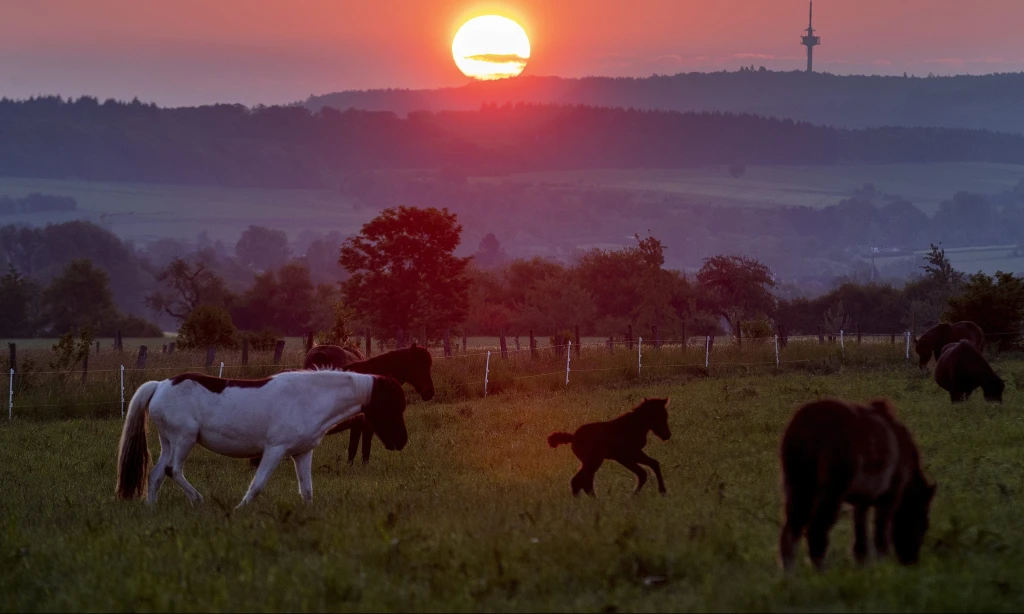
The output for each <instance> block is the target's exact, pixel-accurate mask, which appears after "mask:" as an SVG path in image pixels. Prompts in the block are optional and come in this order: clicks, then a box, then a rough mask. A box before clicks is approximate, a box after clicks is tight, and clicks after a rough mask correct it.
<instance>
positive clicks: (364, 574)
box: [0, 361, 1024, 611]
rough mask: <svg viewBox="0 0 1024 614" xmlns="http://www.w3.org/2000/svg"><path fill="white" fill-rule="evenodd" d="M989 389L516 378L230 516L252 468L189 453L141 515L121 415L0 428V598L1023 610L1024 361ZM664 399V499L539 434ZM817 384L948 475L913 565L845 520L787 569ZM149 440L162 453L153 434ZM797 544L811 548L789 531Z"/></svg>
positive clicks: (736, 379)
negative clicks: (823, 567) (1002, 390)
mask: <svg viewBox="0 0 1024 614" xmlns="http://www.w3.org/2000/svg"><path fill="white" fill-rule="evenodd" d="M995 364H996V368H997V370H998V371H999V372H1000V373H1002V374H1003V376H1004V378H1006V379H1007V380H1008V382H1009V386H1008V389H1007V394H1006V403H1005V404H1004V405H988V404H984V403H982V402H981V400H980V399H973V400H972V401H970V402H969V403H967V404H966V405H962V406H959V407H952V406H951V405H950V404H949V402H948V397H947V396H946V395H945V394H944V393H943V392H942V391H940V390H939V389H938V388H937V387H936V386H935V385H934V382H933V381H932V380H931V378H930V375H929V374H926V373H921V372H919V371H918V370H917V369H916V367H907V366H903V365H901V366H894V367H890V368H883V369H873V370H862V369H855V368H852V367H849V366H845V367H841V368H839V370H837V371H835V372H832V373H830V374H828V375H813V374H810V373H801V372H788V373H782V374H779V375H772V374H764V375H747V376H725V377H710V378H709V377H699V376H694V377H684V376H681V375H664V374H658V373H655V372H654V371H653V370H652V372H650V373H649V374H647V375H645V376H643V377H641V378H640V379H637V380H634V381H629V382H626V381H622V382H619V383H615V384H612V385H607V386H601V385H597V384H594V383H591V382H583V381H580V382H579V383H575V384H572V385H570V386H569V389H568V390H562V391H557V392H553V391H550V390H540V389H538V390H516V391H513V392H508V393H503V394H498V395H494V396H491V397H488V398H486V399H471V400H465V401H458V402H451V403H439V402H431V403H427V404H424V403H418V404H415V405H413V406H412V407H411V409H410V411H409V413H408V421H409V430H410V443H409V445H408V446H407V448H406V449H405V450H404V451H402V452H401V453H392V452H386V451H384V450H383V449H382V448H381V446H380V445H379V443H378V444H377V445H376V447H375V452H374V457H373V460H372V461H371V463H370V464H369V465H367V466H358V465H357V466H355V467H347V466H345V464H344V457H345V452H344V448H345V444H346V443H347V437H345V436H342V437H334V436H332V437H328V438H326V439H325V440H324V442H323V444H322V445H321V446H320V447H319V448H318V449H317V451H316V452H315V454H314V475H313V482H314V502H313V504H312V505H311V506H309V507H306V506H304V505H303V504H301V500H300V498H299V495H298V492H297V487H296V482H295V477H294V472H293V471H292V470H291V468H290V467H289V466H287V465H282V466H281V467H280V468H279V469H278V470H277V472H276V473H275V474H274V476H273V478H272V479H271V483H270V486H269V489H268V490H267V491H266V492H265V493H264V494H263V495H261V497H260V498H258V499H257V500H256V501H255V502H254V503H253V504H252V505H251V506H249V507H248V508H245V509H243V510H240V511H237V512H232V511H231V508H232V507H233V506H234V505H235V504H236V503H237V502H238V501H239V500H240V499H241V497H242V495H243V493H244V491H245V489H246V487H247V486H248V482H249V479H250V477H251V473H250V471H249V470H248V468H247V467H246V464H245V463H244V462H241V461H236V460H231V459H228V458H225V457H220V456H217V455H214V454H211V453H209V452H206V451H203V450H197V451H196V452H195V453H193V455H192V457H191V458H190V459H189V462H188V463H187V464H186V466H185V467H186V468H185V472H186V475H188V476H189V479H190V480H191V481H192V483H193V484H194V485H195V486H196V487H197V488H198V489H199V490H200V492H202V493H203V495H204V496H205V497H206V502H205V503H204V504H203V505H202V506H199V507H195V508H192V507H190V506H189V505H188V503H187V502H186V499H185V497H184V495H183V494H182V492H181V490H180V489H179V488H178V487H177V486H176V485H174V484H173V483H171V482H169V481H168V482H167V483H166V484H165V485H164V488H163V490H162V491H161V493H160V500H159V501H158V503H157V505H156V506H155V507H152V508H150V507H147V506H145V505H144V504H142V503H139V502H130V503H121V502H117V501H115V500H114V498H113V481H114V472H115V469H114V463H115V454H116V453H115V446H116V443H117V439H118V436H119V430H120V421H119V420H117V419H99V420H71V421H44V422H40V421H22V420H15V421H14V422H13V423H10V424H6V423H5V424H3V425H0V493H2V495H0V560H2V561H3V567H2V572H0V611H40V610H83V611H101V610H114V611H153V610H183V611H198V610H218V611H219V610H239V611H277V610H293V611H294V610H345V611H348V610H358V611H366V610H388V611H398V610H401V611H410V610H413V611H430V610H457V611H496V610H501V611H512V610H514V611H536V610H560V611H561V610H564V611H598V610H602V611H681V610H703V611H707V610H714V611H720V610H732V609H738V610H758V611H765V610H773V611H779V610H784V611H793V610H814V611H819V610H829V611H849V610H859V611H881V610H903V611H907V610H910V611H920V610H943V611H948V610H972V611H976V610H1004V611H1011V610H1020V609H1021V608H1022V607H1024V578H1022V576H1021V574H1020V573H1019V570H1020V569H1021V567H1022V564H1024V525H1022V524H1021V522H1020V514H1021V509H1022V508H1021V499H1020V498H1021V497H1022V496H1024V477H1022V472H1021V467H1022V465H1024V448H1022V446H1021V441H1022V438H1024V419H1022V417H1021V416H1022V413H1021V410H1022V409H1024V403H1022V397H1021V394H1022V393H1021V390H1020V389H1019V388H1020V387H1019V385H1018V386H1015V385H1014V383H1013V382H1018V384H1019V379H1020V378H1019V377H1018V378H1014V377H1011V374H1020V373H1021V372H1022V369H1024V364H1022V363H1021V362H1013V361H997V362H996V363H995ZM655 395H668V396H670V397H672V404H671V406H670V425H671V428H672V431H673V436H672V438H671V439H670V440H669V441H668V442H662V441H660V440H657V439H656V438H653V437H652V438H650V442H649V444H648V446H647V452H648V453H650V454H651V455H652V456H653V457H655V458H657V459H658V460H660V461H661V463H662V466H663V470H664V473H665V479H666V482H667V486H668V494H667V495H666V496H665V497H661V496H659V495H658V494H657V492H656V489H655V488H654V487H653V484H652V483H649V484H648V487H647V489H645V491H644V492H643V493H641V494H640V495H639V496H632V495H631V494H630V491H631V489H632V487H633V483H634V482H633V480H634V478H633V477H632V475H631V474H630V473H629V472H628V471H626V470H625V469H623V468H621V467H618V466H615V465H611V464H609V465H606V466H605V467H604V468H603V469H602V470H601V471H600V472H599V473H598V478H597V493H598V497H597V498H596V499H589V498H586V497H583V498H580V499H574V498H573V497H571V496H570V494H569V478H570V477H571V476H572V474H573V472H574V471H575V470H576V468H577V464H576V460H575V459H574V457H573V456H572V454H571V452H570V451H569V450H568V449H566V448H564V447H563V448H559V449H557V450H552V449H550V448H548V447H547V445H546V441H545V438H546V436H547V435H548V434H549V433H550V432H552V431H554V430H566V429H572V428H574V427H575V426H577V425H579V424H580V423H582V422H585V421H589V420H596V419H607V418H611V417H613V416H615V415H617V414H618V413H620V412H622V411H624V410H625V409H627V408H629V407H631V406H632V405H633V404H635V403H636V402H638V401H639V400H640V399H642V398H643V397H644V396H655ZM822 395H837V396H841V397H846V398H850V399H855V400H861V401H864V400H867V399H870V398H872V397H875V396H878V395H886V396H889V397H890V398H892V399H893V400H894V402H895V403H896V406H897V408H898V414H899V416H900V417H901V419H902V420H903V421H904V422H906V423H907V424H908V426H910V428H911V429H912V431H913V432H914V433H915V436H916V438H917V441H918V442H919V444H920V447H921V450H922V454H923V458H924V462H925V466H926V473H927V474H928V475H929V476H930V477H931V478H933V479H935V480H937V481H938V483H939V490H938V494H937V495H936V499H935V503H934V506H933V515H932V528H931V530H930V532H929V534H928V538H927V540H926V543H925V547H924V550H923V553H922V561H921V563H920V564H919V565H918V566H916V567H914V568H902V567H899V566H898V565H896V564H895V563H894V562H893V561H890V560H886V561H882V562H876V563H874V564H871V565H869V566H868V567H866V568H864V569H858V568H856V567H855V566H854V564H853V562H852V560H851V557H850V555H849V547H850V539H851V531H850V519H849V515H848V514H846V513H844V514H843V516H842V518H841V519H840V522H839V524H838V525H837V527H836V529H835V530H834V531H833V539H832V543H833V545H832V548H831V550H830V553H829V557H828V567H829V569H828V571H826V572H825V573H823V574H818V573H815V572H812V571H811V570H810V569H809V565H808V564H806V562H804V561H801V565H800V566H799V569H798V571H797V572H796V573H794V574H792V575H791V576H788V577H787V576H784V575H783V574H782V573H781V572H780V571H779V569H778V566H777V563H776V559H775V544H776V538H777V531H778V529H779V526H778V520H779V519H780V496H779V476H778V461H777V456H776V449H777V445H778V438H779V435H780V434H781V432H782V429H783V427H784V425H785V423H786V421H787V420H788V419H789V417H790V416H791V415H792V412H793V411H794V409H795V408H796V407H797V406H798V405H799V404H800V403H803V402H806V401H808V400H811V399H814V398H817V397H819V396H822ZM150 447H151V451H152V452H153V453H156V452H157V447H158V446H157V444H156V441H155V433H151V444H150ZM801 551H802V552H805V551H806V549H805V546H803V545H802V550H801Z"/></svg>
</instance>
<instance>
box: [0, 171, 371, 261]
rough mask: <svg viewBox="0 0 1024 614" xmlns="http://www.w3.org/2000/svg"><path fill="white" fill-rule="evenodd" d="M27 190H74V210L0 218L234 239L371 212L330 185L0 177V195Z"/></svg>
mask: <svg viewBox="0 0 1024 614" xmlns="http://www.w3.org/2000/svg"><path fill="white" fill-rule="evenodd" d="M32 192H40V193H43V194H53V195H56V196H71V197H73V198H75V200H77V201H78V209H79V210H78V211H75V212H54V213H47V214H20V215H6V216H0V224H10V223H16V222H29V223H33V224H40V223H47V222H53V223H57V222H65V221H68V220H74V219H88V220H91V221H93V222H95V223H97V224H100V225H102V226H105V227H106V228H108V229H110V230H112V231H113V232H115V233H117V234H118V235H121V236H123V237H130V238H134V239H152V238H157V237H189V238H193V237H195V236H196V235H197V234H198V233H200V232H202V231H204V230H205V231H206V232H208V233H209V236H210V238H211V239H214V240H216V239H221V240H224V241H225V242H228V241H229V242H231V243H232V244H233V243H234V242H235V241H237V240H238V235H239V233H240V232H241V231H242V230H244V229H245V228H246V227H247V226H248V225H249V224H257V225H262V226H268V227H270V228H276V229H280V230H284V231H286V232H287V233H288V235H289V236H291V237H294V236H295V235H296V234H297V233H298V232H299V231H301V230H303V229H306V228H309V229H315V230H318V231H321V232H326V231H330V230H338V231H339V232H342V233H344V234H348V233H350V232H356V231H358V230H359V227H360V226H361V225H362V224H363V223H365V222H366V221H368V220H369V219H370V218H371V217H372V216H373V214H374V213H376V212H373V211H368V210H367V211H358V210H356V209H355V208H354V207H353V205H352V203H351V202H348V201H346V199H345V197H344V196H342V195H341V194H338V193H337V192H334V191H331V190H273V189H261V188H219V187H210V186H188V185H171V184H156V183H113V182H100V181H61V180H53V179H30V178H21V177H0V194H3V195H7V196H12V197H19V196H25V195H26V194H30V193H32Z"/></svg>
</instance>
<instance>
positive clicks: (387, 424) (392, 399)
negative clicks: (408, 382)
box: [363, 375, 409, 450]
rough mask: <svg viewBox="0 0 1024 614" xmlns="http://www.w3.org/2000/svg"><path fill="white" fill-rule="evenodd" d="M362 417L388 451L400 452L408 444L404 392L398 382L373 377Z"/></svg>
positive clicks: (385, 377)
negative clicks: (368, 399) (371, 389)
mask: <svg viewBox="0 0 1024 614" xmlns="http://www.w3.org/2000/svg"><path fill="white" fill-rule="evenodd" d="M363 415H364V416H366V419H367V420H368V421H369V422H370V426H371V427H372V428H373V432H374V433H376V434H377V436H378V437H380V440H381V442H383V444H384V447H385V448H387V449H388V450H401V449H402V448H404V447H405V444H406V443H408V441H409V433H408V431H406V430H405V392H404V391H403V390H402V385H401V384H399V383H398V380H396V379H394V378H391V377H387V376H384V375H374V376H373V391H372V392H371V393H370V402H369V403H367V404H366V405H363Z"/></svg>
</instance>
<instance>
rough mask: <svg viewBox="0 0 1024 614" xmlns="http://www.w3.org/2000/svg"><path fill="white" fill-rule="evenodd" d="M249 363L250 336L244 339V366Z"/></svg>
mask: <svg viewBox="0 0 1024 614" xmlns="http://www.w3.org/2000/svg"><path fill="white" fill-rule="evenodd" d="M247 364H249V338H248V337H246V338H245V339H242V366H245V365H247Z"/></svg>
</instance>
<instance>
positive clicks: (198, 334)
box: [177, 305, 238, 350]
mask: <svg viewBox="0 0 1024 614" xmlns="http://www.w3.org/2000/svg"><path fill="white" fill-rule="evenodd" d="M177 343H178V347H180V348H181V349H194V350H204V349H206V348H208V347H210V346H211V345H212V346H214V347H217V348H221V349H230V348H234V347H236V346H237V345H238V331H237V330H236V329H235V325H234V323H233V322H232V321H231V314H229V313H228V311H227V310H226V309H224V308H223V307H218V306H216V305H200V306H199V307H196V308H195V309H194V310H193V311H192V313H190V314H189V315H188V317H187V318H185V321H184V322H182V324H181V328H180V329H179V330H178V341H177Z"/></svg>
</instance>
